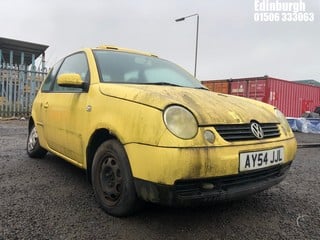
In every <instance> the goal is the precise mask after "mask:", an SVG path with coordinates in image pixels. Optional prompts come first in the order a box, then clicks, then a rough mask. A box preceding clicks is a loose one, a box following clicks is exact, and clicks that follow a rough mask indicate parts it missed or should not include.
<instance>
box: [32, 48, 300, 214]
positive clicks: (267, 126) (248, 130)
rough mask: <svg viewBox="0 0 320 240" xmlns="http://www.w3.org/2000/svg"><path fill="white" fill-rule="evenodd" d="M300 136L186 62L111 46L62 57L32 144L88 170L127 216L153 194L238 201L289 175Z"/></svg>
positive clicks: (40, 101) (274, 114) (110, 203)
mask: <svg viewBox="0 0 320 240" xmlns="http://www.w3.org/2000/svg"><path fill="white" fill-rule="evenodd" d="M296 148H297V147H296V140H295V137H294V135H293V133H292V131H291V129H290V126H289V125H288V123H287V121H286V119H285V117H284V116H283V114H282V113H281V112H280V111H279V110H278V109H276V108H274V107H273V106H270V105H267V104H264V103H262V102H258V101H254V100H250V99H246V98H241V97H236V96H230V95H225V94H220V93H214V92H211V91H208V90H207V89H206V88H205V87H204V86H202V85H201V84H200V82H199V81H198V80H196V79H195V78H194V77H193V76H192V75H190V74H189V73H187V72H186V71H185V70H183V69H182V68H181V67H179V66H177V65H175V64H173V63H171V62H169V61H166V60H164V59H161V58H158V57H157V56H155V55H152V54H148V53H144V52H139V51H134V50H129V49H123V48H118V47H113V46H101V47H97V48H92V49H84V50H81V51H78V52H75V53H73V54H71V55H69V56H67V57H65V58H64V59H62V60H61V61H59V62H58V63H57V64H56V65H55V66H54V67H53V68H52V70H51V71H50V73H49V74H48V77H47V78H46V80H45V81H44V82H43V84H42V86H41V89H40V91H39V92H38V94H37V96H36V98H35V100H34V103H33V108H32V114H31V117H30V121H29V134H28V140H27V152H28V155H29V156H30V157H34V158H40V157H44V156H45V154H46V153H47V151H49V152H51V153H53V154H55V155H57V156H59V157H61V158H63V159H65V160H66V161H68V162H70V163H72V164H74V165H76V166H78V167H80V168H82V169H85V170H86V172H87V175H88V177H89V179H90V181H91V183H92V186H93V190H94V193H95V197H96V199H97V201H98V202H99V203H100V204H101V206H102V208H103V209H104V210H105V211H106V212H108V213H109V214H111V215H114V216H126V215H129V214H132V213H134V212H135V211H136V210H137V209H139V206H140V203H141V202H143V201H142V200H144V201H149V202H153V203H160V204H166V205H184V206H188V205H193V204H202V203H210V202H213V201H217V200H224V199H233V198H239V197H243V196H246V195H248V194H252V193H256V192H259V191H262V190H264V189H267V188H269V187H271V186H273V185H275V184H277V183H279V182H280V181H281V180H283V179H284V177H285V176H286V173H287V172H288V170H289V168H290V165H291V162H292V161H293V159H294V157H295V154H296Z"/></svg>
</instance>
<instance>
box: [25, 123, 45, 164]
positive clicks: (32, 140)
mask: <svg viewBox="0 0 320 240" xmlns="http://www.w3.org/2000/svg"><path fill="white" fill-rule="evenodd" d="M27 153H28V155H29V157H32V158H42V157H44V156H45V155H46V153H47V150H45V149H44V148H42V147H41V146H40V143H39V138H38V133H37V129H36V127H35V126H34V125H32V126H31V128H30V131H29V134H28V140H27Z"/></svg>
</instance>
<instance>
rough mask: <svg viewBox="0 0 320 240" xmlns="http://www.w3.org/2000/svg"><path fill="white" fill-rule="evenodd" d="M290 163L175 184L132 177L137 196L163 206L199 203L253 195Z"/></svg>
mask: <svg viewBox="0 0 320 240" xmlns="http://www.w3.org/2000/svg"><path fill="white" fill-rule="evenodd" d="M290 165H291V162H289V163H286V164H282V165H278V166H273V167H270V168H268V169H263V170H258V171H253V172H249V173H242V174H236V175H231V176H225V177H214V178H203V179H192V180H177V181H176V182H175V183H174V185H165V184H156V183H152V182H149V181H145V180H141V179H135V187H136V191H137V194H138V196H139V197H140V198H141V199H144V200H145V201H149V202H153V203H160V204H164V205H173V206H174V205H183V206H190V205H200V204H206V203H210V202H214V201H220V200H231V199H236V198H241V197H244V196H247V195H250V194H254V193H257V192H260V191H263V190H265V189H267V188H270V187H271V186H273V185H276V184H278V183H279V182H281V181H282V180H283V179H284V178H285V176H286V174H287V172H288V170H289V168H290Z"/></svg>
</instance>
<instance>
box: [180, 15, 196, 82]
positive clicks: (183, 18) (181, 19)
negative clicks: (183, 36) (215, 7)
mask: <svg viewBox="0 0 320 240" xmlns="http://www.w3.org/2000/svg"><path fill="white" fill-rule="evenodd" d="M194 16H197V31H196V53H195V60H194V77H196V75H197V59H198V35H199V14H198V13H195V14H192V15H189V16H186V17H182V18H177V19H176V20H175V21H176V22H181V21H184V20H185V19H186V18H189V17H194Z"/></svg>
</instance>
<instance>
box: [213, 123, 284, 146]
mask: <svg viewBox="0 0 320 240" xmlns="http://www.w3.org/2000/svg"><path fill="white" fill-rule="evenodd" d="M260 125H261V127H262V130H263V133H264V137H263V138H264V139H265V138H275V137H279V136H280V131H279V129H278V126H277V124H275V123H262V124H260ZM213 127H214V128H215V129H216V131H217V132H218V133H219V135H220V136H221V137H222V138H223V139H224V140H226V141H229V142H232V141H245V140H256V139H257V137H256V136H254V135H253V133H252V132H251V125H250V124H228V125H227V124H226V125H215V126H213Z"/></svg>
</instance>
